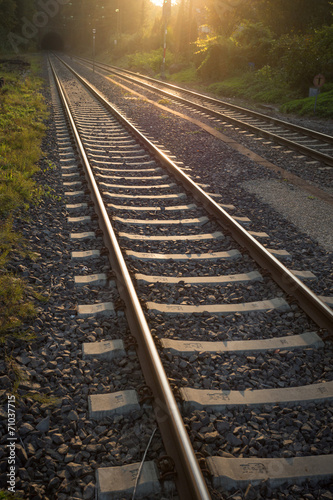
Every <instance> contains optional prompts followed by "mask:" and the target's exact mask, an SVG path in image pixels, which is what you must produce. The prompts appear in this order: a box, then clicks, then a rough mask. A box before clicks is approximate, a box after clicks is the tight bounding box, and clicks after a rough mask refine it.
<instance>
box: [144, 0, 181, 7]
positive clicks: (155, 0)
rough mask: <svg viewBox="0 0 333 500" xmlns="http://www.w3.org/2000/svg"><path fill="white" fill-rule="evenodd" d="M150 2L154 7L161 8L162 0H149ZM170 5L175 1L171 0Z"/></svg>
mask: <svg viewBox="0 0 333 500" xmlns="http://www.w3.org/2000/svg"><path fill="white" fill-rule="evenodd" d="M150 1H151V2H152V3H154V4H155V5H159V6H160V7H162V5H163V0H150ZM171 3H175V0H172V1H171Z"/></svg>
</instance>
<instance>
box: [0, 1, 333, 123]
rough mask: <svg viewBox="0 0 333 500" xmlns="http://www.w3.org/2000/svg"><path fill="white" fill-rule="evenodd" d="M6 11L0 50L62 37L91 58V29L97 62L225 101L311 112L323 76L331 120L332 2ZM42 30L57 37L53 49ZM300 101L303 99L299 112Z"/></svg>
mask: <svg viewBox="0 0 333 500" xmlns="http://www.w3.org/2000/svg"><path fill="white" fill-rule="evenodd" d="M51 4H52V8H51ZM43 5H44V6H45V5H48V7H47V8H46V7H43ZM165 5H166V6H168V5H169V7H170V6H171V0H166V2H165ZM0 10H1V11H2V14H3V15H2V16H1V17H0V35H2V36H1V37H0V50H1V47H2V51H5V50H13V49H14V50H15V51H16V52H22V51H26V50H27V49H31V50H35V49H36V48H38V46H39V47H40V46H43V47H45V45H46V48H47V44H49V48H52V49H56V48H57V46H56V45H57V43H58V42H59V37H60V36H61V37H62V42H63V44H62V45H63V46H65V47H66V48H67V49H68V50H71V51H73V52H76V53H84V54H86V55H89V56H91V55H92V29H93V28H94V29H96V40H95V54H96V58H98V59H102V60H104V61H110V62H112V63H114V64H117V65H122V66H126V67H128V68H130V69H133V70H135V71H142V72H145V73H148V74H151V75H155V76H158V75H160V74H161V71H162V73H163V75H164V74H165V76H166V78H168V79H172V80H174V81H180V82H187V83H191V84H196V85H201V86H205V87H208V88H209V89H210V90H211V91H216V92H217V93H218V94H220V95H221V96H238V97H244V98H247V99H252V100H254V101H262V102H265V103H274V104H276V105H278V104H284V106H283V109H284V110H285V111H292V112H301V113H310V114H311V112H312V111H311V109H312V108H313V106H312V104H311V103H312V102H313V98H310V99H309V98H307V96H308V93H309V88H310V87H311V86H313V78H314V76H315V75H316V74H319V73H322V74H324V75H325V78H326V82H327V83H326V84H325V86H324V87H323V88H322V89H321V90H322V91H323V94H322V95H320V96H319V98H318V108H317V114H318V115H319V116H323V117H330V118H332V112H331V109H332V105H331V104H330V102H331V98H332V96H331V92H330V84H332V83H333V63H332V61H333V24H332V22H333V14H332V13H333V2H331V1H328V0H316V2H313V0H172V6H171V10H170V9H169V8H164V9H162V8H161V7H158V6H156V5H155V4H153V3H152V2H151V1H150V0H98V1H97V0H85V1H84V2H73V1H66V0H61V1H60V0H52V1H50V2H46V1H45V2H44V3H43V2H35V1H34V0H6V1H4V0H0ZM165 27H167V37H166V45H167V49H166V57H167V59H166V64H165V68H162V58H163V43H164V32H165ZM42 29H43V30H44V32H45V31H49V32H51V33H52V31H54V32H56V33H57V38H56V37H54V38H53V44H52V36H48V38H47V40H46V38H43V36H42V33H43V32H42ZM59 34H60V35H59ZM59 48H60V46H59ZM324 94H325V95H324ZM306 98H307V99H306ZM298 99H301V100H302V101H303V100H304V99H305V101H304V102H302V103H300V105H299V106H298V105H296V104H295V103H294V101H295V100H298ZM289 100H291V101H293V103H292V104H290V106H287V105H286V104H285V103H286V102H287V101H289Z"/></svg>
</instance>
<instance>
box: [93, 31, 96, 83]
mask: <svg viewBox="0 0 333 500" xmlns="http://www.w3.org/2000/svg"><path fill="white" fill-rule="evenodd" d="M92 32H93V72H94V73H95V38H96V29H95V28H93V30H92Z"/></svg>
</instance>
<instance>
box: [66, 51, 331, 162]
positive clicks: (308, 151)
mask: <svg viewBox="0 0 333 500" xmlns="http://www.w3.org/2000/svg"><path fill="white" fill-rule="evenodd" d="M76 59H78V60H79V61H82V62H84V63H87V64H89V65H91V64H92V61H91V60H89V59H84V58H76ZM95 66H96V68H99V69H101V70H103V71H106V72H109V73H112V74H114V75H115V76H118V77H120V78H123V79H125V80H128V81H130V82H131V83H135V84H137V85H139V86H141V87H143V88H145V89H148V90H150V91H153V92H157V93H160V94H161V95H163V96H164V97H167V98H169V99H172V100H176V101H178V102H180V103H182V104H184V105H185V106H188V107H192V108H195V109H197V110H199V111H201V112H202V113H205V114H207V115H209V116H212V117H214V118H219V119H221V120H224V121H225V122H229V123H232V124H233V125H234V126H237V127H239V128H240V129H246V130H249V131H251V132H253V133H254V134H256V135H258V136H263V137H265V138H267V139H270V140H272V141H274V142H275V143H277V144H281V145H282V146H285V147H287V148H291V149H293V150H295V151H298V152H300V153H302V154H304V155H306V156H308V157H310V158H314V159H315V160H318V161H319V162H322V163H324V164H326V165H329V166H333V136H331V135H327V134H322V133H320V132H317V131H315V130H311V129H308V128H305V127H300V126H299V125H295V124H293V123H290V122H287V121H283V120H280V119H277V118H274V117H271V116H268V115H264V114H262V113H258V112H256V111H253V110H249V109H247V108H242V107H240V106H236V105H234V104H231V103H229V102H226V101H222V100H220V99H215V98H213V97H210V96H207V95H205V94H200V93H198V92H194V91H191V90H188V89H185V88H183V87H179V86H176V85H173V84H170V83H167V82H163V81H161V80H156V79H154V78H150V77H148V76H144V75H139V74H137V73H134V72H132V71H129V70H124V69H120V68H117V67H115V66H112V65H107V64H103V63H99V62H95Z"/></svg>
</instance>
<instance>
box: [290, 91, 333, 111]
mask: <svg viewBox="0 0 333 500" xmlns="http://www.w3.org/2000/svg"><path fill="white" fill-rule="evenodd" d="M314 105H315V97H307V98H305V99H297V100H294V101H290V102H287V103H285V104H283V105H282V106H281V111H282V112H283V113H294V114H297V115H300V116H309V115H312V116H313V115H314V114H315V115H316V116H318V117H320V118H333V90H331V91H329V92H323V93H321V94H319V95H318V97H317V104H316V111H314Z"/></svg>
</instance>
